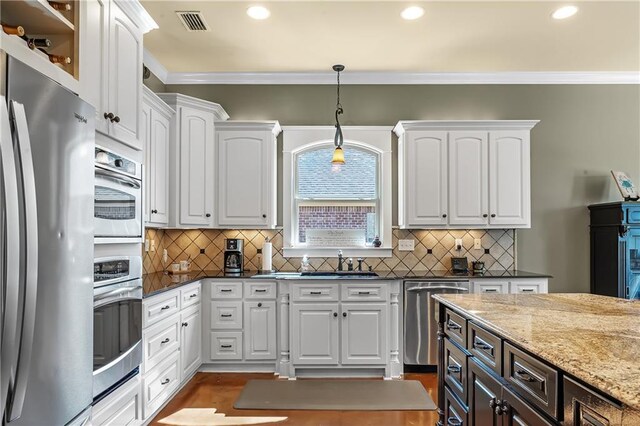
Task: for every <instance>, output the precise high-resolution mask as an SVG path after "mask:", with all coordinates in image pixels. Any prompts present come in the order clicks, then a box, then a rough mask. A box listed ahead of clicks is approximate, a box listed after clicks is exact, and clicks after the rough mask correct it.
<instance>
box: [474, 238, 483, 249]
mask: <svg viewBox="0 0 640 426" xmlns="http://www.w3.org/2000/svg"><path fill="white" fill-rule="evenodd" d="M473 248H474V249H475V250H482V240H481V239H480V238H476V239H474V240H473Z"/></svg>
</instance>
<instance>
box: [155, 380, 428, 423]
mask: <svg viewBox="0 0 640 426" xmlns="http://www.w3.org/2000/svg"><path fill="white" fill-rule="evenodd" d="M404 378H405V380H419V381H420V382H421V383H422V385H423V386H424V387H425V389H426V390H427V392H429V395H430V396H431V398H433V400H434V401H436V402H437V395H436V392H437V375H436V374H435V373H429V374H413V373H411V374H405V376H404ZM251 379H266V380H268V379H273V380H276V376H274V375H273V374H236V373H197V374H196V375H195V376H194V378H193V379H191V381H190V382H189V383H187V385H186V386H185V387H184V388H183V389H182V390H181V391H180V392H179V393H178V394H177V395H176V396H175V397H174V398H173V400H171V402H169V404H168V405H167V406H166V407H165V408H164V409H163V410H162V411H161V412H160V413H159V414H158V415H157V416H156V417H155V418H154V419H153V421H152V422H151V425H157V426H161V424H160V423H158V422H157V421H158V420H160V419H163V418H165V417H167V416H169V415H171V414H173V413H175V412H177V411H179V410H181V409H182V408H217V410H218V412H219V413H225V414H226V415H227V416H286V417H288V419H287V420H286V421H284V422H281V423H275V424H277V425H308V426H311V425H322V426H328V425H331V426H351V425H368V426H395V425H429V426H433V425H435V423H436V422H437V420H438V416H437V412H436V411H301V410H295V411H285V410H273V411H272V410H236V409H234V408H233V403H234V402H235V400H236V399H237V398H238V396H239V395H240V392H241V391H242V388H243V387H244V385H245V383H246V382H247V381H248V380H251Z"/></svg>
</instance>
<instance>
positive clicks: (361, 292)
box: [358, 291, 371, 296]
mask: <svg viewBox="0 0 640 426" xmlns="http://www.w3.org/2000/svg"><path fill="white" fill-rule="evenodd" d="M358 294H360V295H363V296H366V295H367V294H371V292H370V291H359V292H358Z"/></svg>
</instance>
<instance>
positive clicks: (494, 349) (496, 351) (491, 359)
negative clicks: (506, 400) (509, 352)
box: [467, 322, 502, 376]
mask: <svg viewBox="0 0 640 426" xmlns="http://www.w3.org/2000/svg"><path fill="white" fill-rule="evenodd" d="M467 349H468V350H469V352H471V355H474V356H476V357H478V360H480V361H481V362H482V363H484V364H485V365H486V366H487V367H489V368H490V369H492V370H493V371H495V372H496V373H497V374H498V375H499V376H500V375H502V340H500V338H499V337H498V336H496V335H494V334H493V333H490V332H488V331H487V330H485V329H483V328H481V327H480V326H478V325H477V324H474V323H473V322H470V323H469V331H468V332H467Z"/></svg>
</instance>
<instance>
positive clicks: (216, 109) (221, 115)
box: [156, 93, 229, 122]
mask: <svg viewBox="0 0 640 426" xmlns="http://www.w3.org/2000/svg"><path fill="white" fill-rule="evenodd" d="M156 95H157V96H158V97H159V98H160V99H162V100H163V101H164V102H165V103H166V104H167V105H169V106H170V107H171V108H173V109H175V110H176V111H177V110H178V107H179V106H188V107H192V108H200V109H207V110H209V111H211V112H213V114H214V115H215V121H216V122H217V121H227V120H228V119H229V114H227V112H226V111H225V110H224V108H222V106H221V105H220V104H217V103H215V102H209V101H205V100H204V99H199V98H194V97H193V96H187V95H183V94H181V93H156Z"/></svg>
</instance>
